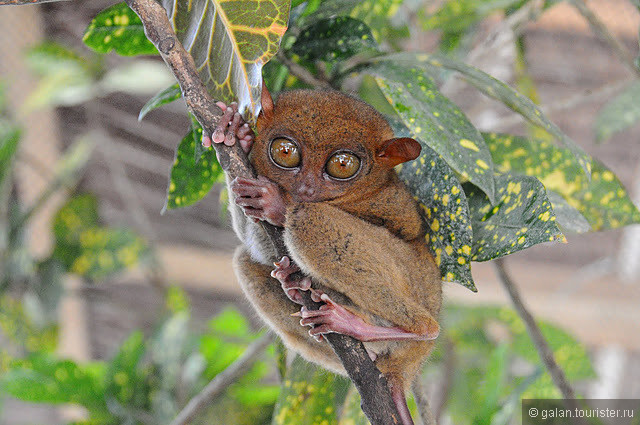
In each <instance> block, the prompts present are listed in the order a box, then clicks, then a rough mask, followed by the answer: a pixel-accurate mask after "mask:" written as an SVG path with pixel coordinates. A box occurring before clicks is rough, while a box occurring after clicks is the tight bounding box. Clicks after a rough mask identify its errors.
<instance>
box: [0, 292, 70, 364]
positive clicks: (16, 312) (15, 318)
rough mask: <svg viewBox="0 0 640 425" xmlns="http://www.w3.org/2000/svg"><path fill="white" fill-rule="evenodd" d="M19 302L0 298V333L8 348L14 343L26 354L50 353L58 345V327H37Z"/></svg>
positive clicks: (7, 297)
mask: <svg viewBox="0 0 640 425" xmlns="http://www.w3.org/2000/svg"><path fill="white" fill-rule="evenodd" d="M25 310H26V308H25V306H24V304H23V303H21V302H20V301H18V300H16V299H14V298H12V297H10V296H8V295H4V296H0V331H1V333H2V335H3V336H4V337H6V340H8V341H9V344H7V345H9V346H11V345H13V344H11V343H15V344H16V345H18V346H20V347H24V348H25V349H26V350H27V351H28V352H35V351H37V352H40V353H50V352H53V351H54V350H55V349H56V347H57V345H58V327H57V326H55V325H53V326H52V325H49V326H45V327H42V326H38V324H36V323H34V322H33V319H32V317H30V316H29V315H28V314H27V313H26V311H25Z"/></svg>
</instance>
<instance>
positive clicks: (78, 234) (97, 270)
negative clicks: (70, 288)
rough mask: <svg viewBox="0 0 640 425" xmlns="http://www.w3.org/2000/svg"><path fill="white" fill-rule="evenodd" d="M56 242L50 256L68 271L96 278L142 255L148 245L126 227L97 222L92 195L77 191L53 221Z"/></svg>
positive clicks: (95, 207)
mask: <svg viewBox="0 0 640 425" xmlns="http://www.w3.org/2000/svg"><path fill="white" fill-rule="evenodd" d="M53 229H54V235H55V237H56V245H55V249H54V252H53V258H55V259H57V260H59V261H60V262H61V263H62V264H63V265H64V266H65V268H66V270H67V271H69V272H71V273H75V274H78V275H80V276H84V277H86V278H87V279H91V280H99V279H104V278H106V277H108V276H111V275H113V274H115V273H118V272H120V271H122V270H124V269H126V268H129V267H132V266H134V265H136V264H138V263H139V262H140V261H142V260H143V259H145V258H146V257H147V255H148V253H149V248H148V247H147V244H146V243H145V242H144V240H143V239H142V238H140V237H139V236H138V235H136V234H135V233H134V232H132V231H130V230H127V229H112V228H108V227H101V226H99V225H98V211H97V201H96V198H95V197H93V196H91V195H79V196H76V197H74V198H71V199H70V200H69V201H68V202H67V203H66V204H65V205H63V206H62V208H60V210H59V211H58V212H57V214H56V216H55V218H54V223H53Z"/></svg>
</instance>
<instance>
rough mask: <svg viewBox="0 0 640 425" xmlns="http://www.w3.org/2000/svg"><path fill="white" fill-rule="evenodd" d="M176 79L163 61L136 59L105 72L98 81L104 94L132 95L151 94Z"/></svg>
mask: <svg viewBox="0 0 640 425" xmlns="http://www.w3.org/2000/svg"><path fill="white" fill-rule="evenodd" d="M175 81H176V80H175V78H174V77H173V75H172V74H171V71H169V68H167V66H166V65H165V64H164V63H163V62H160V61H157V60H152V59H136V60H129V61H127V62H126V63H125V64H123V65H122V66H119V67H117V68H112V69H110V70H108V71H107V72H105V73H104V75H103V76H102V79H101V80H100V81H99V82H98V87H99V88H100V90H101V94H103V95H104V94H108V93H113V92H124V93H127V94H130V95H136V94H137V95H142V96H150V95H152V94H153V93H157V92H158V90H162V89H163V87H167V86H168V85H169V84H172V83H174V82H175Z"/></svg>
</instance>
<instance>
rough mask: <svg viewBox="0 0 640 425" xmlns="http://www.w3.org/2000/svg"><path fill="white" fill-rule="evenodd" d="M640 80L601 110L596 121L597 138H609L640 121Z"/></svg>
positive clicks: (601, 139)
mask: <svg viewBox="0 0 640 425" xmlns="http://www.w3.org/2000/svg"><path fill="white" fill-rule="evenodd" d="M638 99H640V81H636V82H633V83H632V84H631V85H629V86H628V87H626V88H625V89H624V90H623V91H622V93H621V94H619V95H618V96H616V97H614V98H613V99H611V100H610V101H609V102H607V104H606V105H605V106H604V107H603V108H602V109H601V110H600V112H599V113H598V116H597V117H596V121H595V124H594V126H595V131H596V140H597V141H598V142H602V141H605V140H607V139H609V138H610V137H611V136H612V135H614V134H615V133H617V132H619V131H622V130H624V129H626V128H629V127H631V126H632V125H634V124H636V123H637V122H638V121H640V104H638Z"/></svg>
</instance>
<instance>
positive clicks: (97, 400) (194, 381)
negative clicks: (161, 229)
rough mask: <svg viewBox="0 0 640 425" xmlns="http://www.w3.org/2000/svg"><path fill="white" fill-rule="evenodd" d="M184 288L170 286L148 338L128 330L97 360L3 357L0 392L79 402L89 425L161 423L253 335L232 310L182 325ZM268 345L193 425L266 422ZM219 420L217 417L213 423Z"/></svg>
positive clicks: (270, 389)
mask: <svg viewBox="0 0 640 425" xmlns="http://www.w3.org/2000/svg"><path fill="white" fill-rule="evenodd" d="M189 311H190V308H189V305H188V300H187V298H186V296H185V295H184V293H182V291H181V290H180V289H178V288H176V287H172V288H169V290H168V296H167V308H166V317H165V318H164V319H163V320H162V322H161V323H160V324H159V325H158V327H157V329H156V331H155V332H154V333H153V335H152V336H150V337H148V338H147V337H145V336H143V334H142V333H141V332H139V331H136V332H133V333H132V334H131V335H130V336H129V337H128V338H127V339H126V340H125V341H124V342H123V343H122V345H121V346H120V348H119V349H118V350H117V351H116V352H115V354H114V355H113V357H112V358H111V359H110V360H108V361H104V362H92V363H85V364H80V363H76V362H73V361H71V360H61V359H57V358H56V357H55V356H53V355H52V354H51V353H48V352H46V351H44V350H40V351H38V352H34V353H31V354H28V355H27V356H25V357H24V358H14V359H11V360H10V361H9V364H8V370H5V372H4V373H2V374H0V393H4V394H7V395H11V396H12V397H15V398H17V399H20V400H23V401H28V402H31V403H47V404H66V403H73V404H78V405H81V406H83V407H84V408H85V409H86V411H87V412H88V418H87V421H88V422H87V423H92V424H105V425H107V424H109V425H111V424H131V425H134V424H140V425H143V424H147V423H149V422H148V421H149V420H152V421H153V423H156V424H168V423H169V422H170V421H171V420H172V419H173V418H174V417H175V415H176V414H177V412H178V409H179V408H182V407H184V405H185V404H186V402H187V401H188V400H189V398H190V397H192V396H193V395H195V394H197V393H198V392H199V391H200V390H202V388H203V387H204V385H206V384H207V383H208V382H209V381H210V380H211V379H213V378H214V377H215V376H216V375H217V374H218V373H220V372H222V371H223V370H224V369H225V368H226V367H227V366H228V365H229V364H231V363H232V362H233V361H235V360H236V359H237V358H238V357H239V356H240V355H241V354H242V352H243V351H244V350H245V349H246V347H247V345H248V344H249V343H251V341H253V340H254V339H255V338H256V337H257V335H256V334H254V333H253V332H251V331H250V328H249V324H248V322H247V320H246V319H245V318H244V317H242V316H241V315H240V314H239V313H237V312H236V311H235V310H231V309H228V310H225V311H223V312H222V313H220V314H219V315H218V316H216V317H214V318H213V319H211V321H210V322H209V325H208V327H207V329H205V330H204V332H202V333H198V334H193V333H191V332H190V330H189ZM273 353H274V352H273V349H272V348H270V349H268V350H267V351H266V353H265V354H264V355H263V356H262V358H261V359H259V360H258V361H256V363H255V364H254V365H253V366H252V367H250V368H248V369H247V370H246V371H245V373H244V375H243V376H242V377H241V378H240V379H239V380H238V381H236V382H235V383H234V384H233V385H232V386H230V387H229V388H228V389H227V390H226V391H225V392H224V394H223V395H222V396H221V397H220V398H219V399H217V400H215V401H214V402H212V403H211V405H210V406H209V407H208V408H207V411H206V412H205V413H204V418H203V419H202V420H198V421H196V423H207V419H206V418H209V419H210V420H211V421H212V422H211V423H219V418H222V417H224V418H226V419H227V421H225V423H229V424H238V425H259V424H264V425H266V424H268V423H270V418H271V412H272V411H273V408H274V406H275V403H276V399H277V397H278V393H279V387H278V385H275V384H272V383H269V381H272V379H268V377H269V376H271V375H273V372H274V369H273V365H274V361H273V360H274V359H273V357H274V354H273ZM214 418H218V420H214Z"/></svg>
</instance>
